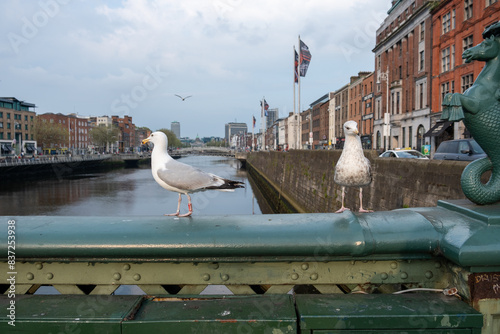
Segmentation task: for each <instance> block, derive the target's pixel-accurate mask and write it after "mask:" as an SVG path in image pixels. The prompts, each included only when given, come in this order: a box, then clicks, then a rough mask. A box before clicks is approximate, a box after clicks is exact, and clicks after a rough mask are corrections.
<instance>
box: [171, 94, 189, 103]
mask: <svg viewBox="0 0 500 334" xmlns="http://www.w3.org/2000/svg"><path fill="white" fill-rule="evenodd" d="M174 95H175V96H177V97H179V98H180V99H181V100H182V101H184V100H185V99H187V98H189V97H191V96H193V95H188V96H186V97H182V96H180V95H177V94H174Z"/></svg>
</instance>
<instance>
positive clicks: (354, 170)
mask: <svg viewBox="0 0 500 334" xmlns="http://www.w3.org/2000/svg"><path fill="white" fill-rule="evenodd" d="M344 135H345V143H344V149H343V150H342V154H341V155H340V158H339V161H337V164H336V165H335V175H334V177H333V180H334V181H335V183H337V184H339V185H341V186H342V207H341V208H340V209H339V210H338V211H336V212H337V213H339V212H344V211H345V210H349V209H348V208H346V207H344V194H345V187H359V212H372V211H370V210H365V209H363V188H362V187H364V186H367V185H369V184H370V183H371V182H372V173H371V165H370V160H368V159H367V158H366V157H365V155H364V154H363V147H362V146H361V139H360V138H359V131H358V124H357V123H356V122H355V121H347V122H345V123H344Z"/></svg>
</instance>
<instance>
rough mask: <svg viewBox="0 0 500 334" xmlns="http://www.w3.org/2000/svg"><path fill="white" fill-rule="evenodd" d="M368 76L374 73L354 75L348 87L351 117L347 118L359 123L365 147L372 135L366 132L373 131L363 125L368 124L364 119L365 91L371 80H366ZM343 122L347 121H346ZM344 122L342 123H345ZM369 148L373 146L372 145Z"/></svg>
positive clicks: (349, 113)
mask: <svg viewBox="0 0 500 334" xmlns="http://www.w3.org/2000/svg"><path fill="white" fill-rule="evenodd" d="M368 76H370V77H372V76H373V73H372V72H359V73H358V75H357V76H352V77H351V79H350V83H349V88H348V90H349V94H348V98H349V109H348V115H349V117H348V119H347V120H351V121H355V122H356V123H357V124H358V130H359V133H360V136H361V139H362V142H363V147H367V146H368V145H370V144H369V143H371V137H369V136H367V135H366V134H371V133H372V131H371V130H369V131H366V128H364V127H363V125H366V124H365V123H366V121H365V122H363V121H362V119H363V115H364V112H365V103H364V101H363V98H364V97H365V96H366V94H365V91H366V90H367V89H368V88H369V81H367V82H365V78H366V77H368ZM365 85H366V87H365ZM347 120H346V121H347ZM343 123H345V121H344V122H343ZM343 123H342V125H344V124H343ZM367 148H368V147H367ZM369 148H371V146H370V147H369Z"/></svg>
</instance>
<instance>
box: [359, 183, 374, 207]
mask: <svg viewBox="0 0 500 334" xmlns="http://www.w3.org/2000/svg"><path fill="white" fill-rule="evenodd" d="M359 212H373V210H365V209H363V188H359Z"/></svg>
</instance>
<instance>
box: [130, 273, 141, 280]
mask: <svg viewBox="0 0 500 334" xmlns="http://www.w3.org/2000/svg"><path fill="white" fill-rule="evenodd" d="M132 278H133V279H134V280H136V281H139V280H140V279H141V275H139V274H135V275H134V276H133V277H132Z"/></svg>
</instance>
